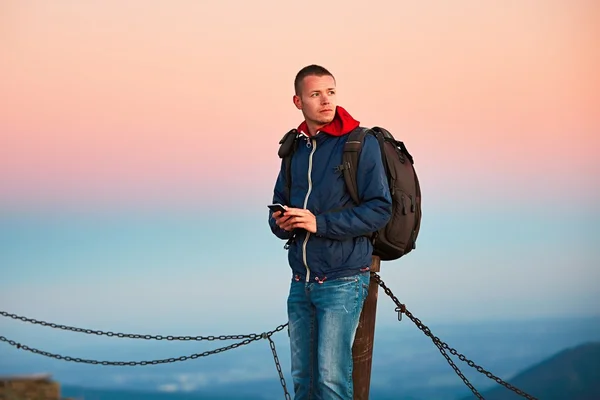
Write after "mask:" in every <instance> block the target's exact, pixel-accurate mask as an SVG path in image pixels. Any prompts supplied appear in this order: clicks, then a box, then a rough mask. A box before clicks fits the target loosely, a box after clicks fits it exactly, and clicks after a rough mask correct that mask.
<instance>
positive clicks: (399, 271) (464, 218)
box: [0, 0, 600, 399]
mask: <svg viewBox="0 0 600 400" xmlns="http://www.w3.org/2000/svg"><path fill="white" fill-rule="evenodd" d="M599 23H600V3H598V2H596V1H593V0H575V1H566V0H563V1H561V0H551V1H541V0H521V1H510V2H500V1H485V2H476V1H471V0H460V1H454V2H446V1H428V2H419V3H418V4H417V3H414V2H412V3H410V2H397V1H370V2H366V3H364V2H363V3H348V2H343V1H338V0H335V1H334V0H332V1H328V2H318V1H312V0H308V1H304V2H302V3H289V4H288V3H285V2H276V1H270V0H261V1H259V2H243V1H233V0H223V1H221V2H208V1H199V2H193V1H181V0H180V1H173V2H160V1H135V0H126V1H94V0H90V1H85V2H75V1H68V0H58V1H53V2H42V1H29V0H26V1H12V0H4V1H2V2H0V48H1V49H2V56H1V57H0V272H1V275H0V276H1V278H0V310H3V311H6V312H9V313H15V314H19V315H25V316H27V317H30V318H37V319H40V320H45V321H49V322H56V323H62V324H67V325H72V326H80V327H83V328H91V329H104V330H111V331H118V332H130V331H135V332H136V333H151V334H176V335H220V334H237V333H251V332H263V331H266V330H270V329H273V328H275V327H276V326H277V325H279V324H282V323H285V322H286V312H285V300H286V296H287V290H288V284H289V279H290V277H291V274H290V270H289V267H288V265H287V255H286V253H285V250H284V249H283V245H284V242H283V241H280V240H279V239H277V238H276V237H275V236H273V235H272V234H271V232H270V230H269V227H268V224H267V217H268V210H267V208H266V205H267V204H269V203H270V202H271V196H272V190H273V184H274V181H275V178H276V175H277V172H278V168H279V163H280V160H279V159H278V157H277V149H278V141H279V139H280V138H281V136H282V135H283V134H284V133H285V132H287V131H288V130H289V129H291V128H293V127H296V126H297V125H298V124H299V123H300V122H301V120H302V115H301V113H300V112H299V111H298V110H297V109H296V108H295V107H294V105H293V103H292V95H293V79H294V76H295V74H296V73H297V71H298V70H299V69H300V68H302V67H304V66H305V65H308V64H312V63H316V64H320V65H323V66H324V67H326V68H328V69H329V70H330V71H331V72H332V73H333V74H334V76H335V78H336V80H337V86H338V101H339V104H340V105H342V106H343V107H344V108H346V109H347V110H348V111H349V112H350V113H351V114H352V115H353V116H354V117H355V118H356V119H358V120H359V121H360V122H361V124H362V125H364V126H373V125H379V126H383V127H385V128H387V129H388V130H390V131H391V132H392V133H393V134H394V135H395V136H396V138H398V139H400V140H403V141H404V142H405V144H406V146H407V147H408V149H409V151H410V152H411V153H412V155H413V156H414V159H415V167H416V170H417V172H418V174H419V177H420V180H421V185H422V191H423V221H422V228H421V233H420V236H419V240H418V242H417V249H416V250H415V251H414V252H413V253H411V254H410V255H408V256H407V257H406V258H403V259H400V260H397V261H393V262H387V263H383V265H382V269H381V277H382V279H383V281H384V282H385V283H386V284H387V286H389V287H390V289H391V290H392V291H393V292H394V294H395V295H396V296H397V297H398V298H399V299H400V301H402V302H403V303H406V305H407V307H408V309H409V310H411V311H412V312H413V313H414V314H415V315H416V316H417V317H418V318H420V319H421V320H423V322H424V323H425V324H427V325H428V326H430V327H431V328H432V330H433V331H434V334H437V335H438V336H440V337H441V339H442V340H445V339H446V337H447V338H454V340H455V341H454V343H456V344H457V346H458V343H462V346H461V348H458V350H459V351H461V352H464V353H465V354H466V355H467V356H468V357H470V358H473V359H474V360H475V361H476V362H478V363H480V364H483V366H484V367H489V369H492V368H491V366H496V367H497V370H492V372H494V373H496V374H499V375H500V376H502V377H503V378H510V377H511V376H513V375H514V374H516V373H518V372H519V371H522V370H524V369H525V368H527V367H529V366H530V365H532V364H533V363H537V362H541V361H542V360H544V359H546V358H547V357H550V356H551V355H552V354H555V353H556V352H559V351H562V350H564V349H566V348H568V347H569V346H576V345H579V344H581V343H584V342H587V341H592V340H595V341H599V340H600V322H599V321H600V309H599V304H600V292H599V290H598V282H599V281H600V269H599V268H598V267H599V266H600V250H599V247H598V240H599V239H600V229H599V228H598V226H599V225H600V210H599V208H598V204H599V203H600V183H599V180H598V174H599V173H600V157H598V148H599V147H600V118H599V111H598V110H599V109H600V108H599V105H600V94H599V93H600V74H598V71H600V43H599V38H600V32H599V28H598V26H599V25H598V24H599ZM394 308H395V305H394V304H393V303H392V302H391V301H390V299H389V298H388V297H387V296H385V294H383V293H381V292H380V295H379V307H378V316H377V330H376V337H375V354H374V366H373V379H372V388H373V390H380V393H381V394H380V396H381V397H375V398H382V399H383V398H386V397H385V396H386V394H385V393H392V392H393V393H395V397H390V398H400V397H398V396H409V395H410V396H413V397H402V398H439V399H441V398H458V397H457V396H460V395H465V394H468V393H469V392H468V389H467V388H466V386H464V384H463V383H462V381H460V379H459V378H458V376H456V374H455V373H454V371H453V370H452V369H451V368H450V367H449V366H448V365H447V364H445V363H446V362H445V360H444V359H443V358H442V357H441V356H440V355H439V351H437V349H436V348H435V347H434V346H433V345H432V344H431V342H427V340H428V339H427V338H426V337H425V336H424V335H423V334H422V333H420V332H419V331H418V330H417V328H416V327H415V326H414V325H411V324H412V323H411V322H410V321H409V320H408V319H406V318H405V319H403V321H402V322H398V320H397V316H396V313H395V312H394ZM436 328H437V329H438V331H437V332H439V333H436ZM536 332H537V333H536ZM443 333H446V335H447V336H446V337H444V336H443V335H442V334H443ZM0 335H4V336H5V337H6V338H9V339H12V340H16V341H18V342H21V343H23V344H26V345H29V346H31V347H36V348H40V349H42V350H46V351H50V352H55V353H61V354H65V355H69V356H73V357H87V358H95V359H102V360H123V359H126V360H129V359H139V360H141V359H155V358H161V357H167V358H168V357H178V356H180V355H184V354H191V353H194V352H197V350H198V347H195V346H198V345H187V346H184V345H183V344H173V346H169V345H170V344H169V343H167V344H164V343H151V342H143V343H137V342H131V341H126V340H124V339H104V338H97V337H90V336H89V335H83V334H75V333H72V332H64V331H59V330H54V329H50V328H44V327H38V326H32V325H30V324H25V323H22V322H18V321H15V320H13V319H10V318H0ZM448 335H449V336H448ZM509 339H510V340H509ZM274 340H276V343H277V345H278V349H279V352H280V357H281V359H282V362H283V369H284V372H285V373H286V374H287V373H288V370H289V365H288V363H289V356H288V354H287V352H288V348H287V347H286V346H287V334H286V333H285V331H284V332H282V333H280V334H277V335H276V336H274ZM411 340H412V342H411ZM450 344H451V345H453V343H450ZM212 345H215V346H213V347H210V346H212ZM220 345H222V344H219V343H212V344H207V345H206V346H208V347H207V348H214V347H218V346H220ZM178 346H179V347H178ZM190 346H192V347H190ZM419 346H422V347H419ZM246 348H247V349H248V350H241V349H239V350H233V351H231V352H228V353H227V354H223V355H215V356H211V357H209V358H207V359H199V360H195V361H188V362H183V363H179V364H177V363H175V364H172V365H166V366H161V367H156V366H151V367H136V368H129V369H128V368H115V367H101V366H100V367H99V366H82V365H81V364H79V365H78V364H74V363H70V362H66V361H60V360H52V359H49V358H46V357H43V356H40V355H33V354H30V353H27V352H24V351H23V350H17V349H15V348H14V347H11V346H9V345H7V344H6V343H0V360H1V361H0V374H13V373H19V374H20V373H33V372H51V373H52V374H53V375H54V376H55V377H56V378H57V379H60V380H61V382H65V384H66V385H72V386H84V387H102V388H112V389H114V388H117V389H136V390H137V389H140V388H144V389H148V390H155V391H163V392H165V391H166V392H179V391H186V390H187V391H190V390H191V391H196V390H200V389H206V390H208V389H211V390H212V389H214V393H217V392H218V393H225V388H224V387H225V386H227V385H233V384H238V385H239V386H235V387H236V388H237V389H236V390H238V391H242V390H244V389H243V388H248V390H250V388H253V386H252V385H255V386H256V390H254V389H253V390H254V391H253V392H252V394H250V392H248V394H247V396H246V398H250V396H251V395H254V394H255V392H256V393H259V394H264V395H265V396H266V395H271V396H272V397H275V398H279V397H280V395H281V394H282V392H281V388H280V387H279V388H278V387H277V386H278V385H279V380H278V377H277V374H276V370H275V368H274V365H273V360H272V356H271V354H270V350H269V348H268V345H267V344H266V343H265V342H259V343H258V344H257V343H255V344H252V345H249V346H246ZM202 349H204V348H202ZM202 351H204V350H202ZM232 352H238V353H237V354H238V356H230V355H229V354H230V353H232ZM253 352H255V353H256V355H255V354H254V353H253ZM229 357H232V358H229ZM270 358H271V359H270ZM210 360H212V361H210ZM485 362H487V364H486V363H485ZM459 367H461V366H460V365H459ZM169 368H170V369H169ZM461 368H463V367H461ZM464 368H468V367H467V366H464ZM438 370H439V371H438ZM411 371H412V372H414V374H415V375H414V377H412V378H410V379H408V374H409V373H410V372H411ZM436 371H437V372H436ZM286 376H288V375H286ZM484 378H485V377H484ZM474 379H475V380H474V382H479V383H480V386H481V388H485V387H487V386H489V385H491V384H492V383H493V382H492V381H489V380H485V379H484V380H480V381H478V380H477V379H479V378H474ZM265 382H266V383H265ZM287 382H288V386H290V385H291V379H290V378H289V376H288V380H287ZM265 385H266V386H265ZM269 385H272V386H269ZM411 385H413V386H415V387H416V388H413V389H414V393H413V392H410V390H413V389H411V388H410V387H411ZM231 387H233V386H231ZM265 387H272V388H273V389H272V390H271V389H269V390H266V389H265ZM440 388H442V389H443V390H442V389H440ZM444 388H445V389H444ZM449 388H450V389H449ZM428 390H432V391H435V390H437V392H435V393H437V394H431V393H434V392H427V391H428ZM440 390H441V391H440ZM465 390H466V391H465ZM386 391H387V392H386ZM384 392H385V393H384ZM418 393H420V394H421V395H418ZM427 393H429V394H427ZM440 393H443V396H447V397H443V396H442V394H440ZM419 396H420V397H419ZM98 398H99V399H100V398H101V397H98ZM113 398H115V397H114V395H113ZM128 398H132V397H128Z"/></svg>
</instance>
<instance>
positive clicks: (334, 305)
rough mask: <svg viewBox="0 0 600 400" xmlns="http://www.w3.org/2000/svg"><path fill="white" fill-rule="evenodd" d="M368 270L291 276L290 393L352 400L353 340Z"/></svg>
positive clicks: (297, 399) (299, 398) (299, 397)
mask: <svg viewBox="0 0 600 400" xmlns="http://www.w3.org/2000/svg"><path fill="white" fill-rule="evenodd" d="M370 277H371V275H370V273H369V272H368V271H366V272H362V273H360V274H358V275H354V276H349V277H345V278H339V279H334V280H331V281H328V280H325V281H324V282H323V283H319V282H315V281H312V282H308V283H307V282H304V281H296V280H293V279H292V283H291V284H290V292H289V297H288V301H287V308H288V318H289V334H290V347H291V356H292V379H293V382H294V393H295V395H294V399H295V400H305V399H323V400H325V399H338V400H340V399H342V400H352V398H353V383H352V366H353V362H352V345H353V343H354V336H355V334H356V329H357V328H358V320H359V318H360V314H361V311H362V307H363V304H364V301H365V298H366V297H367V294H368V291H369V279H370Z"/></svg>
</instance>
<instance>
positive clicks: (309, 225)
mask: <svg viewBox="0 0 600 400" xmlns="http://www.w3.org/2000/svg"><path fill="white" fill-rule="evenodd" d="M273 218H275V222H276V223H277V226H279V227H280V228H281V229H284V230H286V231H291V230H293V229H296V228H301V229H305V230H307V231H308V232H311V233H316V232H317V218H316V217H315V216H314V214H313V213H311V212H310V211H309V210H305V209H303V208H286V211H285V214H284V215H283V217H281V215H280V212H279V211H277V212H274V213H273Z"/></svg>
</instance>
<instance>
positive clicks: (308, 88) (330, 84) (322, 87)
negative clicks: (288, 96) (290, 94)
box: [294, 75, 337, 126]
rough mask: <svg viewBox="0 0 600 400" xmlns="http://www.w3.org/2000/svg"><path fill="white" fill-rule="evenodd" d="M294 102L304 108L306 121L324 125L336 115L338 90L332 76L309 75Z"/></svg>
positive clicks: (301, 108) (298, 106)
mask: <svg viewBox="0 0 600 400" xmlns="http://www.w3.org/2000/svg"><path fill="white" fill-rule="evenodd" d="M294 104H295V105H296V107H297V108H298V109H299V110H302V114H304V118H305V119H306V122H308V123H311V124H314V125H316V126H324V125H327V124H328V123H330V122H331V121H333V117H334V116H335V108H336V105H337V102H336V90H335V81H334V79H333V77H332V76H329V75H325V76H315V75H309V76H307V77H305V78H304V80H303V81H302V91H301V93H300V95H299V96H294Z"/></svg>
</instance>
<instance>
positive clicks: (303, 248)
mask: <svg viewBox="0 0 600 400" xmlns="http://www.w3.org/2000/svg"><path fill="white" fill-rule="evenodd" d="M317 133H319V132H317ZM311 142H312V145H313V146H312V150H311V152H310V155H309V156H308V191H307V192H306V197H305V198H304V209H306V206H307V205H308V196H310V192H311V191H312V178H311V174H312V159H313V154H315V150H316V149H317V142H316V141H315V140H314V139H308V142H307V146H309V143H311ZM309 147H310V146H309ZM309 237H310V232H308V231H307V232H306V237H305V238H304V243H302V260H303V261H304V266H305V267H306V282H308V281H309V278H310V268H309V267H308V262H307V261H306V244H307V243H308V238H309Z"/></svg>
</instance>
